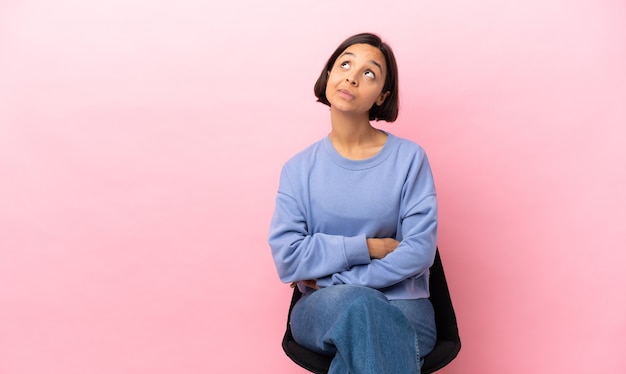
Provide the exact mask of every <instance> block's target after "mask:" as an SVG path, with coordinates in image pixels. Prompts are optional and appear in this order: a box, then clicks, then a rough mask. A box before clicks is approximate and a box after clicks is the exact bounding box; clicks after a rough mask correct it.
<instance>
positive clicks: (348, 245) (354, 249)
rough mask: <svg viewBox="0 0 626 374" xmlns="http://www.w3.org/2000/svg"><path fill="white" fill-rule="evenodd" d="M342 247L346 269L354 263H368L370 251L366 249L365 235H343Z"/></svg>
mask: <svg viewBox="0 0 626 374" xmlns="http://www.w3.org/2000/svg"><path fill="white" fill-rule="evenodd" d="M343 248H344V251H345V254H346V262H347V265H348V269H350V268H351V267H353V266H355V265H365V264H369V263H370V261H371V260H370V253H369V250H368V249H367V238H366V237H365V235H358V236H350V237H348V236H346V237H344V238H343Z"/></svg>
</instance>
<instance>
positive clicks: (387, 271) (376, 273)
mask: <svg viewBox="0 0 626 374" xmlns="http://www.w3.org/2000/svg"><path fill="white" fill-rule="evenodd" d="M414 166H415V169H414V170H412V171H409V175H408V178H407V180H406V182H405V185H404V188H403V192H402V193H403V195H402V202H401V210H400V217H399V221H398V233H397V238H396V239H397V240H399V241H400V244H399V245H398V247H397V248H396V249H395V251H393V252H391V253H389V254H388V255H387V256H385V257H384V258H383V259H380V260H372V261H371V262H370V263H368V264H360V265H357V266H353V267H352V268H350V269H348V270H344V271H340V272H337V273H335V274H332V275H331V276H329V277H325V278H323V279H320V280H318V285H319V286H320V287H327V286H330V285H333V284H355V285H363V286H368V287H372V288H377V289H380V288H385V287H389V286H392V285H394V284H396V283H399V282H401V281H403V280H405V279H408V278H411V277H418V276H420V275H421V274H423V273H424V272H425V271H426V270H428V269H429V268H430V266H431V265H432V263H433V261H434V258H435V251H436V247H437V196H436V193H435V188H434V182H433V177H432V172H431V169H430V165H429V164H428V160H427V158H426V157H425V155H424V157H423V158H422V160H421V162H419V164H418V165H414Z"/></svg>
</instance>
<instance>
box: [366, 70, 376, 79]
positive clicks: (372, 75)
mask: <svg viewBox="0 0 626 374" xmlns="http://www.w3.org/2000/svg"><path fill="white" fill-rule="evenodd" d="M365 76H366V77H368V78H376V74H374V72H373V71H369V70H368V71H366V72H365Z"/></svg>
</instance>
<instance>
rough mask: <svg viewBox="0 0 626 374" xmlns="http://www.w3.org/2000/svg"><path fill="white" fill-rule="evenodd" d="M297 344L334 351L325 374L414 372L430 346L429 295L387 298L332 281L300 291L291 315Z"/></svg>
mask: <svg viewBox="0 0 626 374" xmlns="http://www.w3.org/2000/svg"><path fill="white" fill-rule="evenodd" d="M291 332H292V333H293V337H294V339H295V340H296V342H298V344H300V345H302V346H303V347H306V348H308V349H310V350H312V351H315V352H318V353H322V354H326V355H334V358H333V360H332V363H331V365H330V370H329V374H339V373H342V374H343V373H354V374H367V373H376V374H379V373H403V374H405V373H406V374H408V373H419V372H420V367H421V364H422V362H423V360H422V357H423V356H424V355H426V354H428V353H429V352H430V351H431V350H432V349H433V347H434V346H435V340H436V330H435V313H434V311H433V307H432V304H431V303H430V300H428V299H416V300H392V301H389V300H387V298H386V297H385V295H384V294H383V293H382V292H380V291H377V290H375V289H372V288H368V287H362V286H352V285H337V286H331V287H327V288H322V289H320V290H317V291H314V292H312V293H310V294H305V295H303V296H302V298H301V299H300V300H299V301H298V302H297V303H296V305H295V306H294V308H293V311H292V313H291Z"/></svg>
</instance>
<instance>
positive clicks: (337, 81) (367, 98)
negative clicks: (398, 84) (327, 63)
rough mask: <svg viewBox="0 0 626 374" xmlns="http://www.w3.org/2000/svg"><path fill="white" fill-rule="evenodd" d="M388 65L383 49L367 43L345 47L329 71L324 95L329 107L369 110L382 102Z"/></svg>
mask: <svg viewBox="0 0 626 374" xmlns="http://www.w3.org/2000/svg"><path fill="white" fill-rule="evenodd" d="M386 70H387V66H386V64H385V56H383V54H382V52H381V51H380V50H379V49H378V48H376V47H373V46H371V45H369V44H354V45H351V46H350V47H348V48H346V49H345V50H344V51H343V52H342V53H341V55H339V57H337V60H335V64H334V65H333V67H332V69H331V70H330V72H328V80H327V83H326V98H327V99H328V102H329V103H330V106H331V108H332V110H339V111H342V112H346V113H351V114H358V115H361V114H364V113H369V110H370V108H371V107H372V105H374V104H376V105H381V104H382V103H383V102H384V101H385V98H386V97H387V96H388V95H389V92H382V91H383V87H384V85H385V78H386Z"/></svg>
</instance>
